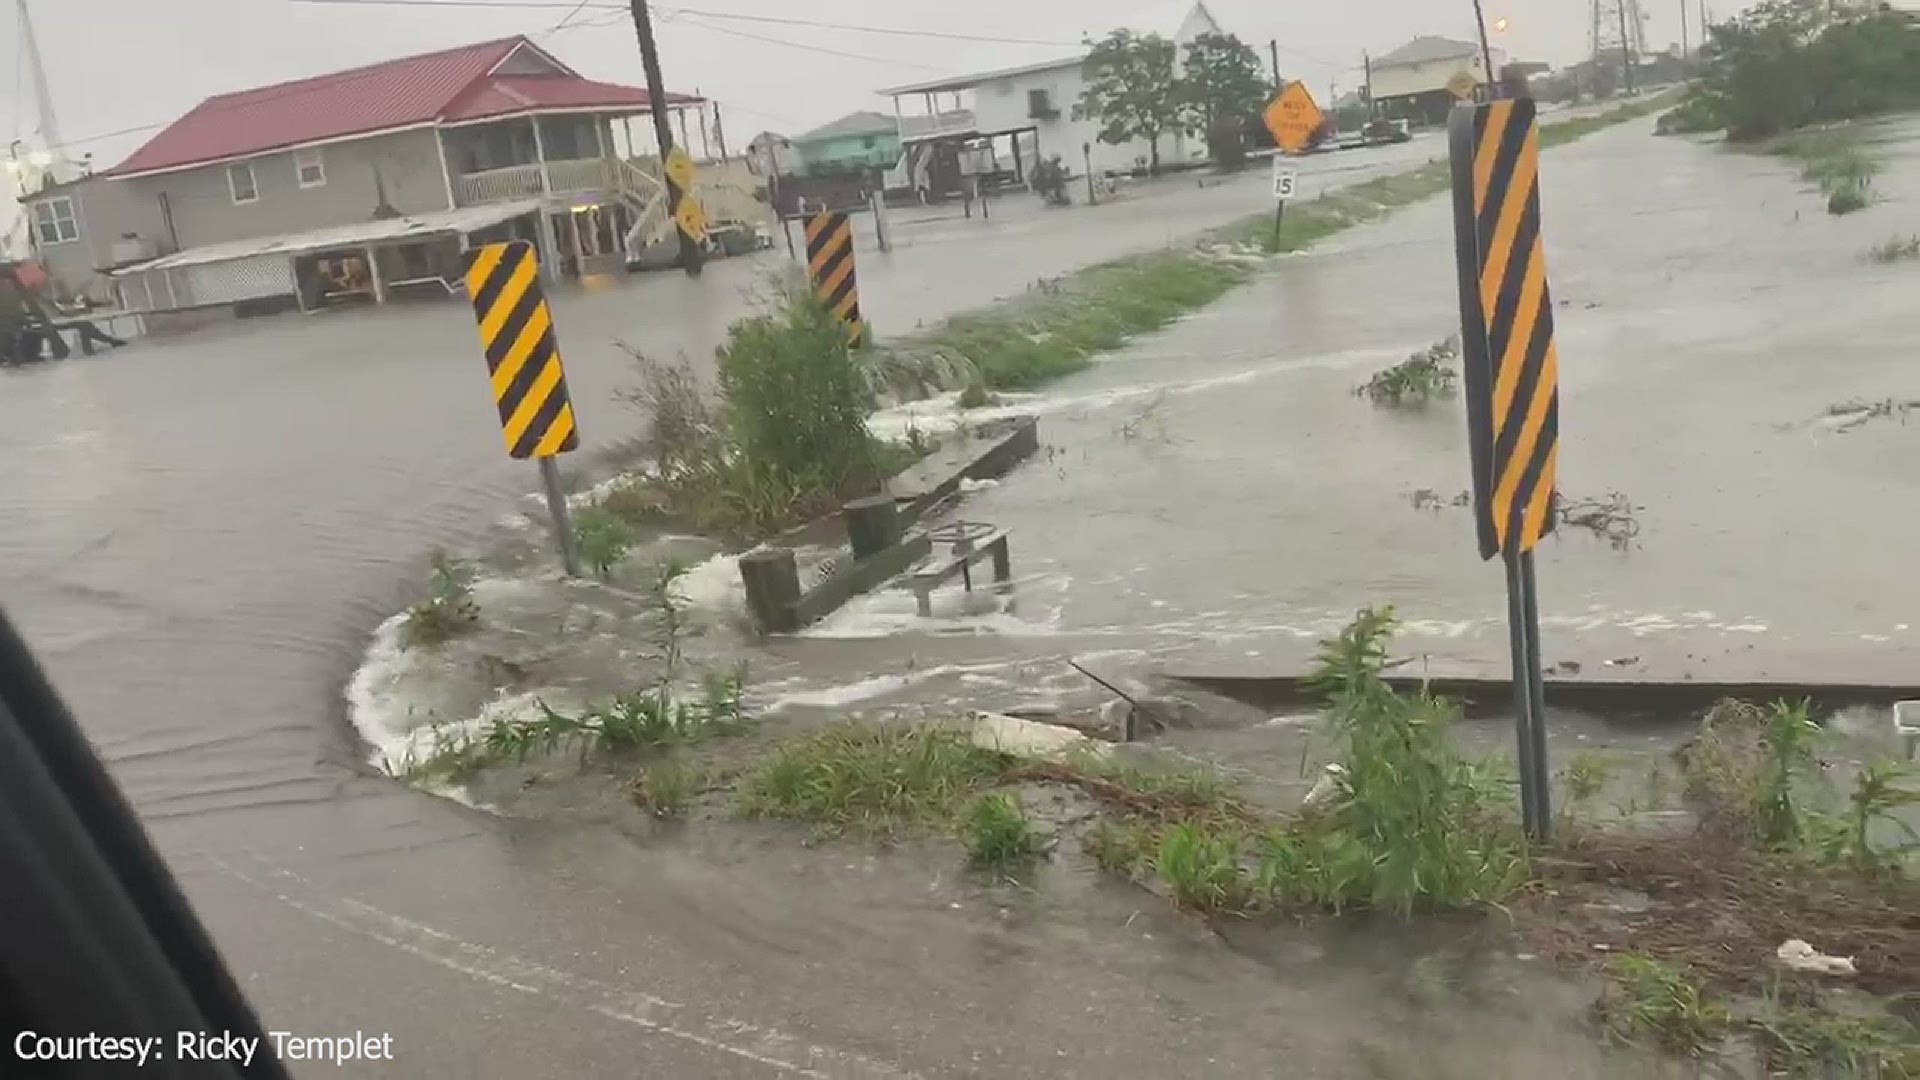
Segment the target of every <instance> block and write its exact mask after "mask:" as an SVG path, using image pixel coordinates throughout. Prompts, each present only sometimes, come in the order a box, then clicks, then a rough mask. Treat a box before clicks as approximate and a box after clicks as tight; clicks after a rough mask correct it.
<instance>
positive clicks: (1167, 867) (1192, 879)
mask: <svg viewBox="0 0 1920 1080" xmlns="http://www.w3.org/2000/svg"><path fill="white" fill-rule="evenodd" d="M1242 842H1243V841H1242V838H1241V836H1240V834H1239V833H1238V832H1235V831H1233V830H1231V829H1219V828H1206V827H1203V826H1200V825H1196V824H1194V823H1191V822H1183V823H1181V824H1179V825H1174V826H1171V827H1170V828H1168V829H1166V830H1165V831H1163V832H1162V833H1161V834H1160V844H1159V849H1158V851H1156V852H1155V854H1154V860H1153V866H1154V872H1155V873H1156V874H1158V875H1159V878H1160V883H1161V884H1162V885H1165V886H1166V888H1167V893H1168V895H1169V896H1171V897H1172V898H1173V902H1174V903H1176V904H1179V905H1180V906H1181V907H1185V908H1192V909H1193V910H1195V911H1243V910H1247V909H1248V908H1250V907H1251V906H1252V903H1253V896H1252V892H1253V889H1252V879H1251V878H1250V877H1249V876H1248V875H1247V874H1246V873H1245V872H1244V871H1243V870H1242V868H1241V865H1240V848H1241V844H1242Z"/></svg>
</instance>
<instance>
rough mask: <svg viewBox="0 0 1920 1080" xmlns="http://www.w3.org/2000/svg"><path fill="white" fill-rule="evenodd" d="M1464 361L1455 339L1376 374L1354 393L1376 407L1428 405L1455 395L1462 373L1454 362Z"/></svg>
mask: <svg viewBox="0 0 1920 1080" xmlns="http://www.w3.org/2000/svg"><path fill="white" fill-rule="evenodd" d="M1459 358H1460V346H1459V343H1458V342H1456V341H1455V340H1454V339H1453V338H1448V339H1446V340H1445V341H1441V342H1436V343H1435V344H1433V345H1431V346H1429V347H1427V348H1426V349H1423V350H1421V351H1420V352H1417V353H1414V354H1413V355H1412V356H1409V357H1408V358H1406V359H1405V360H1402V361H1401V362H1399V363H1398V364H1395V365H1393V366H1392V367H1390V368H1386V369H1383V370H1381V371H1377V372H1375V373H1374V375H1373V378H1371V379H1368V380H1367V381H1366V383H1365V384H1363V385H1361V386H1360V387H1359V388H1358V389H1356V390H1354V394H1355V395H1356V396H1359V397H1364V398H1366V399H1367V400H1369V401H1371V402H1373V403H1374V404H1375V405H1392V406H1403V405H1425V404H1426V403H1427V402H1429V401H1431V400H1432V399H1434V398H1436V397H1448V396H1451V395H1452V394H1453V389H1454V384H1455V383H1456V382H1457V381H1458V380H1459V378H1460V373H1459V372H1458V371H1455V370H1454V363H1455V362H1456V361H1457V360H1458V359H1459Z"/></svg>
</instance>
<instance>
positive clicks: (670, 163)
mask: <svg viewBox="0 0 1920 1080" xmlns="http://www.w3.org/2000/svg"><path fill="white" fill-rule="evenodd" d="M666 173H667V179H668V180H671V181H673V186H674V187H677V188H679V189H680V190H681V191H691V190H693V158H691V157H688V156H687V152H686V151H685V150H683V149H681V148H680V147H678V146H676V147H674V148H673V149H671V150H669V151H667V163H666Z"/></svg>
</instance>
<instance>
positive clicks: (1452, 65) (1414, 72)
mask: <svg viewBox="0 0 1920 1080" xmlns="http://www.w3.org/2000/svg"><path fill="white" fill-rule="evenodd" d="M1504 62H1505V54H1503V53H1501V52H1500V50H1498V49H1495V50H1494V53H1493V63H1494V66H1495V67H1496V68H1497V67H1500V66H1501V65H1502V64H1503V63H1504ZM1462 71H1466V72H1470V73H1472V75H1473V77H1474V78H1475V79H1477V80H1479V81H1480V82H1483V83H1484V82H1486V81H1487V69H1486V65H1485V64H1484V63H1482V62H1481V59H1480V57H1479V55H1478V54H1475V55H1472V56H1455V57H1449V58H1448V59H1445V60H1427V61H1423V62H1421V63H1417V64H1375V65H1374V68H1373V96H1374V100H1376V101H1385V100H1387V99H1388V98H1397V97H1410V96H1413V95H1415V94H1430V93H1433V92H1434V91H1436V90H1445V89H1446V88H1447V80H1448V79H1451V78H1453V77H1454V76H1455V75H1456V74H1458V73H1460V72H1462Z"/></svg>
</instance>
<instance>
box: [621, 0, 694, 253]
mask: <svg viewBox="0 0 1920 1080" xmlns="http://www.w3.org/2000/svg"><path fill="white" fill-rule="evenodd" d="M631 3H632V7H633V32H634V34H635V35H636V36H638V37H639V39H640V64H641V66H642V67H644V68H645V69H646V72H647V101H648V103H649V104H650V105H651V106H652V108H653V137H654V141H655V142H657V143H659V145H660V179H661V181H662V182H663V183H664V184H666V187H667V214H668V215H669V216H673V215H674V214H676V213H677V212H678V211H679V209H680V200H681V199H684V198H686V197H687V193H686V192H684V191H681V190H680V185H678V184H676V183H674V182H673V178H672V177H671V176H668V175H667V152H668V151H670V150H672V149H673V127H672V126H671V125H670V124H668V122H667V88H666V85H665V80H663V79H662V78H661V77H660V53H659V51H658V50H657V49H655V48H654V45H653V19H652V18H651V17H649V16H648V14H647V0H631ZM673 232H674V235H676V236H678V237H679V238H680V268H681V269H682V270H685V271H686V272H687V276H688V277H699V276H700V269H701V264H702V263H703V262H704V261H705V260H704V259H703V258H702V257H701V254H700V245H699V244H696V243H694V240H693V237H691V236H688V235H687V231H686V230H685V229H682V228H681V227H680V225H679V222H678V220H677V219H676V220H675V222H674V225H673Z"/></svg>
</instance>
